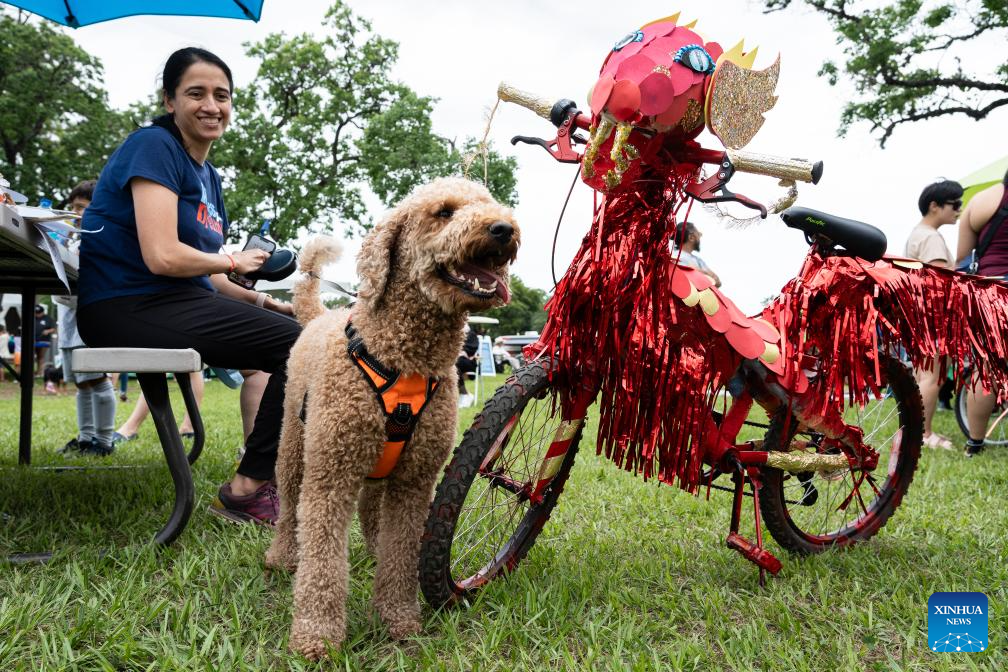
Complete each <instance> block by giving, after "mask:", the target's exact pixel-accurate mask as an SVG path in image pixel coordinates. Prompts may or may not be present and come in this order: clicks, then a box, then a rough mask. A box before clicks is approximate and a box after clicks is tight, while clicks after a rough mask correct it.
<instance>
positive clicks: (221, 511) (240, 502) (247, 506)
mask: <svg viewBox="0 0 1008 672" xmlns="http://www.w3.org/2000/svg"><path fill="white" fill-rule="evenodd" d="M210 512H211V513H216V514H217V515H218V516H220V517H222V518H226V519H228V520H230V521H231V522H234V523H258V524H259V525H269V526H271V527H272V526H273V525H276V521H277V518H279V517H280V496H279V495H278V494H277V489H276V484H275V483H274V482H273V481H269V482H267V483H264V484H263V485H261V486H259V489H258V490H256V491H255V492H253V493H252V494H251V495H245V496H244V497H239V496H237V495H234V494H232V493H231V484H230V483H225V484H224V485H222V486H221V487H220V490H218V491H217V497H216V499H214V501H213V502H212V503H211V504H210Z"/></svg>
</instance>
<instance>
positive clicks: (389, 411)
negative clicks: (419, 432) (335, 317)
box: [346, 322, 441, 478]
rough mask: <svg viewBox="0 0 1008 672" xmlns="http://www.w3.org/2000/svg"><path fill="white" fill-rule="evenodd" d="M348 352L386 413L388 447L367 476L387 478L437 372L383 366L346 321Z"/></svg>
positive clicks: (431, 390) (434, 384)
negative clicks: (408, 371) (409, 372)
mask: <svg viewBox="0 0 1008 672" xmlns="http://www.w3.org/2000/svg"><path fill="white" fill-rule="evenodd" d="M346 335H347V339H348V341H347V354H349V355H350V360H351V361H352V362H353V363H354V364H356V365H357V368H358V369H360V370H361V373H362V374H364V378H365V379H366V380H367V381H368V382H369V383H370V384H371V388H372V389H373V390H374V392H375V395H376V396H377V397H378V403H379V405H380V406H381V409H382V413H384V414H385V448H384V449H383V450H382V454H381V456H380V457H379V458H378V463H377V464H375V467H374V470H373V471H372V472H371V473H370V474H368V478H385V477H386V476H388V475H389V474H390V473H392V470H393V469H394V468H395V465H396V463H397V462H399V455H400V454H401V453H402V451H403V448H405V447H406V444H407V443H408V442H409V440H410V436H412V434H413V430H414V429H415V428H416V425H417V422H418V421H419V420H420V414H421V413H423V410H424V409H425V408H426V407H427V403H428V402H429V401H430V400H431V398H432V397H433V396H434V392H435V391H436V390H437V388H438V385H439V384H440V382H441V381H440V379H439V378H438V377H437V376H430V377H427V378H424V377H423V376H421V375H420V374H419V373H414V374H412V375H408V376H404V375H402V374H401V373H400V372H399V371H396V370H395V369H390V368H388V367H386V366H384V365H383V364H382V363H381V362H379V361H378V360H377V359H375V358H374V356H373V355H372V354H371V353H369V352H368V351H367V348H365V347H364V339H363V338H361V336H360V334H358V333H357V330H356V329H354V328H353V326H351V324H350V322H347V325H346Z"/></svg>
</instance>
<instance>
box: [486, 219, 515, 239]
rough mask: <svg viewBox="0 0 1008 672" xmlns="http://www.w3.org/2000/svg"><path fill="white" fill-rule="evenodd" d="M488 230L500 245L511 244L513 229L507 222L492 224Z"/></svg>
mask: <svg viewBox="0 0 1008 672" xmlns="http://www.w3.org/2000/svg"><path fill="white" fill-rule="evenodd" d="M488 230H489V231H490V235H491V236H493V237H494V238H495V239H496V240H497V242H498V243H501V244H505V243H509V242H511V236H512V235H513V234H514V227H513V226H511V225H510V224H508V223H507V222H494V223H493V224H491V225H490V228H489V229H488Z"/></svg>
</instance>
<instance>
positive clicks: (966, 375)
mask: <svg viewBox="0 0 1008 672" xmlns="http://www.w3.org/2000/svg"><path fill="white" fill-rule="evenodd" d="M972 373H973V371H972V367H966V368H965V369H963V372H962V379H963V380H965V381H969V380H970V379H971V377H972V376H971V374H972ZM969 386H970V384H969V382H967V383H966V385H964V386H963V387H961V388H960V389H959V391H958V392H956V397H955V419H956V424H958V425H959V431H961V432H962V433H963V436H965V437H966V438H967V439H968V438H969V435H970V433H969V425H968V424H967V423H966V395H967V394H969ZM1003 411H1004V405H1003V404H995V406H994V412H993V413H992V414H991V417H997V416H999V415H1000V414H1001V413H1002V412H1003ZM984 442H985V443H986V444H987V445H990V446H1003V445H1006V444H1008V418H1005V419H1001V421H1000V422H999V423H998V426H997V429H995V431H993V432H992V433H991V435H990V436H988V437H987V438H986V439H985V441H984Z"/></svg>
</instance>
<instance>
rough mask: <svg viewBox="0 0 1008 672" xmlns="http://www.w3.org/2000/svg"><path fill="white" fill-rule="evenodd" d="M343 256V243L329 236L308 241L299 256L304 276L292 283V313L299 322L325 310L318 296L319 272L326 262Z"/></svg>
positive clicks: (307, 321) (304, 321)
mask: <svg viewBox="0 0 1008 672" xmlns="http://www.w3.org/2000/svg"><path fill="white" fill-rule="evenodd" d="M341 256H343V245H341V244H340V242H339V241H338V240H336V239H335V238H332V237H331V236H316V237H315V238H312V239H311V240H310V241H308V244H307V245H305V247H304V250H302V251H301V254H300V256H299V259H300V262H301V264H300V265H301V272H302V273H304V277H303V278H302V279H300V280H298V281H297V282H296V283H295V284H294V290H293V295H294V315H295V317H297V320H298V322H300V323H301V324H308V323H309V322H311V321H312V320H314V319H315V318H316V317H318V316H319V315H321V314H322V313H323V312H325V306H323V305H322V300H321V299H320V298H319V273H320V271H321V270H322V267H323V266H325V265H326V264H331V263H333V262H335V261H338V260H339V258H340V257H341Z"/></svg>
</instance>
